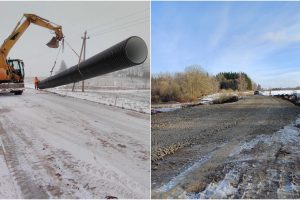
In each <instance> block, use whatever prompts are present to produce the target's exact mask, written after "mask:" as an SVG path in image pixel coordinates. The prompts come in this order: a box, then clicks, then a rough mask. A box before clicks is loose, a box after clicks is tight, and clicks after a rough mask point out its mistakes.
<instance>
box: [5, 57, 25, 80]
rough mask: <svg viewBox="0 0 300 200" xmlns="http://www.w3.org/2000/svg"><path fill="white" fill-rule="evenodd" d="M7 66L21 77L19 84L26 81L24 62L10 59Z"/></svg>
mask: <svg viewBox="0 0 300 200" xmlns="http://www.w3.org/2000/svg"><path fill="white" fill-rule="evenodd" d="M7 64H9V65H10V66H11V67H12V68H13V73H14V74H16V75H18V76H19V77H20V78H19V80H18V82H22V81H23V80H24V62H23V61H22V60H20V59H8V60H7Z"/></svg>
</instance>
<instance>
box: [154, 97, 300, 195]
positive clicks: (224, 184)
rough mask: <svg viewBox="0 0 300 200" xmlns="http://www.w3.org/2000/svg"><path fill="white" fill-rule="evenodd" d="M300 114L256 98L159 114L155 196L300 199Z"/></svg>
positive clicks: (274, 100) (275, 100)
mask: <svg viewBox="0 0 300 200" xmlns="http://www.w3.org/2000/svg"><path fill="white" fill-rule="evenodd" d="M299 113H300V107H297V106H295V105H293V104H292V103H290V102H288V101H285V100H282V99H279V98H275V97H267V96H248V97H245V98H243V99H241V100H240V101H238V102H235V103H228V104H221V105H202V106H196V107H192V108H185V109H179V110H175V111H172V112H168V113H159V114H155V115H153V116H152V197H153V198H295V197H297V198H299V197H300V192H299V191H300V190H299V188H300V187H299V186H298V183H300V165H299V164H300V159H299V158H300V157H299V155H300V154H299V152H300V151H299V152H298V149H297V148H298V144H299V143H298V141H299V142H300V137H299V136H300V130H299V128H297V127H295V126H293V125H290V127H289V128H287V129H286V128H284V129H283V127H284V126H286V125H288V124H292V123H294V122H295V119H296V117H297V115H298V114H299ZM279 130H280V131H279ZM278 131H279V132H278ZM288 134H289V136H290V137H286V136H285V135H288ZM290 134H292V136H291V135H290ZM289 138H292V139H289ZM299 150H300V149H299Z"/></svg>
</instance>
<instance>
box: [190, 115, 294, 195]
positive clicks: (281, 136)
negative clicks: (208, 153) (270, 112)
mask: <svg viewBox="0 0 300 200" xmlns="http://www.w3.org/2000/svg"><path fill="white" fill-rule="evenodd" d="M299 127H300V115H299V116H298V117H297V119H296V122H295V123H294V124H289V125H287V126H285V127H284V128H282V129H280V130H279V131H277V132H275V133H274V134H272V135H258V136H256V137H255V138H253V139H251V140H250V141H248V142H244V143H241V144H240V145H239V146H238V147H236V148H235V149H233V150H232V152H231V154H230V155H229V160H228V163H232V164H234V165H233V166H231V167H230V170H229V171H228V172H227V173H226V174H225V176H224V177H223V178H222V179H221V180H220V181H218V182H211V183H210V184H208V185H207V186H206V188H205V190H204V191H202V192H199V193H193V194H189V195H187V197H189V198H200V199H202V198H236V197H237V196H238V197H239V195H242V196H241V198H249V197H253V198H257V197H259V196H253V195H261V196H263V195H267V194H264V192H262V191H264V190H265V189H266V188H270V191H271V192H273V193H275V195H276V196H277V198H293V197H297V194H299V190H300V186H299V182H298V178H297V177H298V175H299V170H298V168H297V167H295V166H298V162H299V155H300V146H299V144H300V128H299ZM270 163H272V164H271V165H270ZM255 174H259V176H255ZM241 177H242V179H241ZM278 183H279V185H277V184H278ZM239 190H241V191H243V193H239V192H238V191H239ZM236 195H237V196H236ZM295 195H296V196H295Z"/></svg>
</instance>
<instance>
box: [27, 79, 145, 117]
mask: <svg viewBox="0 0 300 200" xmlns="http://www.w3.org/2000/svg"><path fill="white" fill-rule="evenodd" d="M26 88H31V89H34V85H33V84H28V83H27V84H26ZM45 91H48V92H52V93H55V94H59V95H62V96H68V97H73V98H78V99H83V100H88V101H92V102H96V103H101V104H105V105H110V106H116V107H120V108H124V109H127V110H134V111H137V112H141V113H150V91H149V90H135V89H126V90H121V89H118V90H115V89H93V90H91V89H87V90H85V92H81V91H74V92H72V91H70V89H63V88H60V87H56V88H50V89H45Z"/></svg>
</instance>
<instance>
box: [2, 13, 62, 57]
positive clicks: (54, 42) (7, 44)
mask: <svg viewBox="0 0 300 200" xmlns="http://www.w3.org/2000/svg"><path fill="white" fill-rule="evenodd" d="M24 17H25V18H26V19H25V20H24V21H23V23H22V19H23V18H24ZM23 18H22V19H21V20H20V21H19V22H18V23H17V25H16V27H15V28H14V30H13V32H12V33H11V34H10V36H9V37H8V38H7V39H6V40H5V41H4V43H3V44H2V46H1V47H0V51H1V53H2V54H3V56H4V57H7V55H8V53H9V51H10V50H11V49H12V47H13V46H14V45H15V44H16V42H17V41H18V39H19V38H20V37H21V36H22V35H23V33H24V32H25V31H26V30H27V28H28V27H29V25H30V24H31V23H33V24H36V25H38V26H41V27H44V28H47V29H49V30H52V31H54V32H55V35H56V36H55V37H53V38H52V39H51V40H50V42H49V43H47V46H49V47H51V48H57V47H58V42H59V41H61V40H62V39H63V37H64V36H63V33H62V27H61V26H59V25H56V24H54V23H52V22H50V21H49V20H47V19H44V18H42V17H39V16H37V15H34V14H24V16H23Z"/></svg>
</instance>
